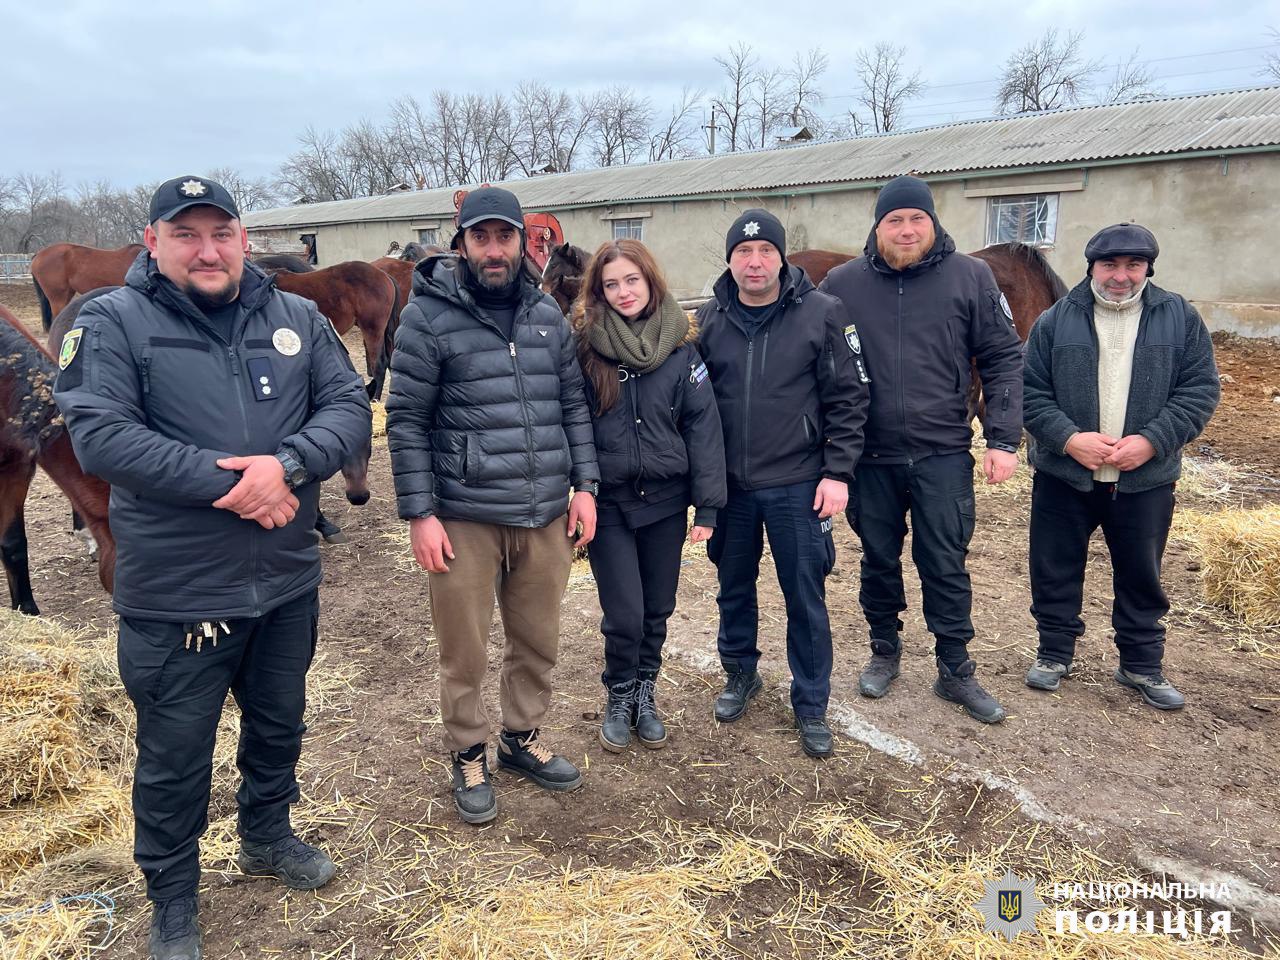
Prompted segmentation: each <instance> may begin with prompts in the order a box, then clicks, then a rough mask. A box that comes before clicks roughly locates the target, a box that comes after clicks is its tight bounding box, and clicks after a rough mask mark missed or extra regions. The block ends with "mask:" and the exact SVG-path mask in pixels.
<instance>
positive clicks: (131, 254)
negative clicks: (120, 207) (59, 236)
mask: <svg viewBox="0 0 1280 960" xmlns="http://www.w3.org/2000/svg"><path fill="white" fill-rule="evenodd" d="M144 249H146V248H145V247H143V246H142V244H140V243H133V244H130V245H129V246H127V247H121V248H120V249H119V250H99V249H98V248H97V247H83V246H81V245H80V244H78V243H54V244H51V245H49V246H47V247H45V248H44V249H43V250H41V251H40V252H39V253H37V254H36V255H35V256H34V257H32V258H31V282H32V283H33V284H35V288H36V297H37V298H39V300H40V321H41V323H42V325H43V326H44V329H46V330H48V329H49V326H50V324H52V323H53V318H54V317H56V316H57V315H58V314H59V313H61V312H62V310H63V308H64V307H66V305H67V304H68V303H70V302H71V298H72V297H74V296H75V295H76V294H77V293H88V292H89V291H90V290H95V289H97V288H98V287H108V286H118V285H119V284H122V283H124V275H125V274H126V273H127V272H128V270H129V267H130V265H131V264H132V263H133V261H134V260H136V259H137V257H138V254H139V253H141V252H142V251H143V250H144Z"/></svg>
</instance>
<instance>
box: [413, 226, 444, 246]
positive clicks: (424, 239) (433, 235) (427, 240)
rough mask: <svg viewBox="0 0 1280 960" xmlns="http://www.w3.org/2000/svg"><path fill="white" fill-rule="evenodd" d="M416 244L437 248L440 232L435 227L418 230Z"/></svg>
mask: <svg viewBox="0 0 1280 960" xmlns="http://www.w3.org/2000/svg"><path fill="white" fill-rule="evenodd" d="M418 242H419V243H421V244H425V245H426V246H429V247H438V246H439V245H440V230H439V229H438V228H437V227H431V228H430V229H428V230H419V231H418Z"/></svg>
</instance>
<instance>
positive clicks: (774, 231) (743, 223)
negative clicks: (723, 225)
mask: <svg viewBox="0 0 1280 960" xmlns="http://www.w3.org/2000/svg"><path fill="white" fill-rule="evenodd" d="M748 240H768V241H769V242H770V243H772V244H773V245H774V246H775V247H777V248H778V253H779V255H780V256H781V257H782V259H783V260H785V259H787V228H786V227H784V226H783V225H782V221H781V220H779V219H778V218H777V217H775V216H774V215H773V214H772V213H770V212H769V211H768V210H762V209H761V208H760V207H752V208H751V209H750V210H744V211H743V212H742V215H741V216H740V217H738V219H737V220H735V221H733V223H732V224H730V226H729V232H728V233H726V234H725V236H724V258H725V260H728V259H729V258H730V257H732V256H733V248H734V247H736V246H737V245H738V244H740V243H746V242H747V241H748Z"/></svg>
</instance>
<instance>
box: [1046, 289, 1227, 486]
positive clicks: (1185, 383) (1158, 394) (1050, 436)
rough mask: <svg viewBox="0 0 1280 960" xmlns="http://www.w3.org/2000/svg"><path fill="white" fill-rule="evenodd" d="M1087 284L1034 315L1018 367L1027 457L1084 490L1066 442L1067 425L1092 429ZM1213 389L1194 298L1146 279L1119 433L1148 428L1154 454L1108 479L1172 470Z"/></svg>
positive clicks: (1158, 479)
mask: <svg viewBox="0 0 1280 960" xmlns="http://www.w3.org/2000/svg"><path fill="white" fill-rule="evenodd" d="M1089 284H1090V281H1089V280H1088V279H1087V278H1086V279H1085V280H1084V281H1083V282H1081V283H1080V284H1078V285H1077V286H1076V287H1075V288H1074V289H1073V290H1072V291H1071V292H1070V293H1068V294H1067V295H1066V296H1065V297H1063V298H1062V299H1061V300H1059V301H1058V302H1057V303H1055V304H1054V305H1053V306H1052V307H1050V308H1049V309H1048V310H1046V311H1045V312H1044V313H1042V314H1041V315H1040V319H1038V320H1037V321H1036V324H1035V326H1034V327H1032V328H1031V335H1030V336H1028V337H1027V366H1026V371H1025V378H1026V422H1027V432H1028V433H1029V434H1031V436H1032V437H1033V438H1034V440H1035V443H1033V444H1032V445H1031V450H1030V460H1031V464H1032V466H1034V467H1035V468H1036V469H1037V470H1043V471H1045V472H1046V473H1050V474H1052V475H1053V476H1055V477H1057V478H1058V479H1060V480H1064V481H1066V482H1067V483H1069V484H1071V486H1073V487H1075V488H1076V489H1078V490H1083V491H1086V492H1087V491H1089V490H1092V489H1093V471H1092V470H1089V469H1087V468H1086V467H1083V466H1081V465H1080V464H1079V463H1078V462H1077V461H1076V459H1075V458H1074V457H1072V456H1070V455H1068V454H1067V453H1066V452H1065V450H1064V448H1065V447H1066V443H1067V441H1068V440H1069V439H1071V435H1072V434H1073V433H1077V432H1093V431H1096V430H1097V429H1098V416H1099V414H1098V333H1097V330H1095V329H1094V325H1093V308H1094V302H1093V291H1092V290H1090V288H1089ZM1221 390H1222V387H1221V386H1220V382H1219V380H1218V368H1217V365H1216V364H1215V363H1214V360H1213V341H1212V340H1211V339H1210V338H1209V331H1208V330H1207V329H1205V325H1204V321H1203V320H1201V319H1200V315H1199V314H1198V313H1196V310H1195V307H1193V306H1191V304H1189V303H1187V301H1186V300H1184V299H1183V298H1182V297H1180V296H1178V295H1177V294H1176V293H1170V292H1169V291H1167V290H1162V289H1161V288H1160V287H1157V286H1156V285H1155V284H1153V283H1151V282H1148V283H1147V287H1146V289H1145V290H1144V291H1143V292H1142V317H1141V318H1140V319H1139V320H1138V339H1137V342H1136V343H1135V344H1134V348H1133V377H1132V379H1131V381H1130V384H1129V401H1128V405H1127V406H1126V407H1125V412H1124V433H1125V436H1130V435H1132V434H1135V433H1136V434H1141V435H1142V436H1144V437H1146V438H1147V440H1149V441H1150V442H1151V445H1152V446H1153V447H1155V448H1156V455H1155V456H1154V457H1152V458H1151V459H1150V460H1148V461H1147V462H1146V463H1144V464H1143V465H1142V466H1140V467H1138V468H1137V469H1135V470H1126V471H1122V472H1121V474H1120V479H1119V480H1118V481H1117V483H1116V489H1117V490H1119V491H1120V492H1121V493H1140V492H1141V491H1143V490H1150V489H1152V488H1153V487H1158V486H1162V485H1164V484H1166V483H1173V481H1175V480H1177V479H1178V477H1179V475H1180V474H1181V472H1182V448H1183V446H1184V445H1185V444H1188V443H1190V442H1191V441H1192V440H1194V439H1195V438H1196V437H1197V436H1199V435H1200V432H1201V431H1202V430H1204V428H1205V424H1207V423H1208V422H1209V418H1210V417H1211V416H1213V411H1214V409H1215V408H1216V407H1217V405H1218V398H1219V395H1220V393H1221Z"/></svg>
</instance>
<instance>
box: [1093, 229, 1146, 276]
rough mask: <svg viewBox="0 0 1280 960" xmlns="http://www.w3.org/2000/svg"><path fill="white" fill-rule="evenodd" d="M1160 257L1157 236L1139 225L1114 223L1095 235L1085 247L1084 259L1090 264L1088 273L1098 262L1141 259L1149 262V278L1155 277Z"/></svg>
mask: <svg viewBox="0 0 1280 960" xmlns="http://www.w3.org/2000/svg"><path fill="white" fill-rule="evenodd" d="M1158 256H1160V244H1158V243H1157V242H1156V235H1155V234H1154V233H1152V232H1151V231H1150V230H1148V229H1147V228H1146V227H1144V226H1142V225H1141V224H1138V223H1113V224H1112V225H1111V226H1109V227H1103V228H1102V229H1101V230H1099V231H1098V232H1097V233H1095V234H1094V235H1093V236H1092V237H1091V238H1090V239H1089V242H1088V243H1086V244H1085V246H1084V258H1085V260H1087V261H1088V262H1089V268H1088V271H1087V273H1089V274H1092V273H1093V264H1094V261H1096V260H1107V259H1110V258H1112V257H1141V258H1142V259H1143V260H1145V261H1147V276H1148V277H1153V276H1155V272H1156V268H1155V262H1156V257H1158Z"/></svg>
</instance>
